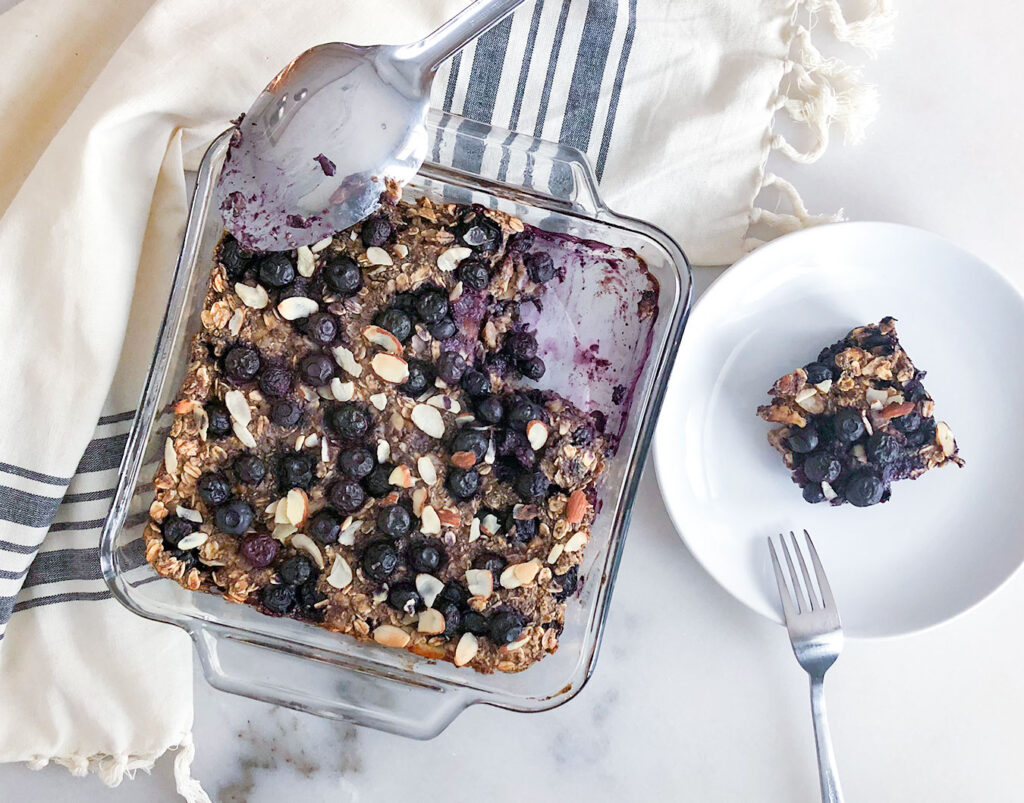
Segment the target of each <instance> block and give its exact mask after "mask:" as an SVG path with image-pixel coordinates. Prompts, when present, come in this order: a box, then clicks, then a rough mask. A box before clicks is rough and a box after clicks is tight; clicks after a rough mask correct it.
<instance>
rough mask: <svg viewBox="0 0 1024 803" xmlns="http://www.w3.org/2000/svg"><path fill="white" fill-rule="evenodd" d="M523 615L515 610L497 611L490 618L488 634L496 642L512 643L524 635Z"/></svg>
mask: <svg viewBox="0 0 1024 803" xmlns="http://www.w3.org/2000/svg"><path fill="white" fill-rule="evenodd" d="M523 625H524V623H523V617H522V616H520V615H519V614H518V613H517V612H515V611H497V612H496V613H493V614H491V618H490V619H489V620H488V635H489V636H490V639H491V641H493V642H494V643H495V644H511V643H512V642H513V641H516V640H517V639H518V638H519V637H520V636H521V635H523Z"/></svg>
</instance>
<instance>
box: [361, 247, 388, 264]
mask: <svg viewBox="0 0 1024 803" xmlns="http://www.w3.org/2000/svg"><path fill="white" fill-rule="evenodd" d="M366 259H367V261H368V262H369V263H370V264H371V265H394V264H395V262H394V260H393V259H392V258H391V254H389V253H388V252H387V251H385V250H384V249H383V248H380V247H378V246H376V245H371V246H370V247H369V248H367V249H366Z"/></svg>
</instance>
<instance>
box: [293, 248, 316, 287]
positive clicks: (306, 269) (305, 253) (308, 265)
mask: <svg viewBox="0 0 1024 803" xmlns="http://www.w3.org/2000/svg"><path fill="white" fill-rule="evenodd" d="M295 270H297V271H298V272H299V276H305V277H306V278H307V279H308V278H309V277H310V276H312V275H313V271H314V270H316V258H315V257H314V256H313V249H312V248H310V247H309V246H308V245H300V246H299V247H298V248H297V249H296V250H295Z"/></svg>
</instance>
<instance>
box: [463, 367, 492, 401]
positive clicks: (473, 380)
mask: <svg viewBox="0 0 1024 803" xmlns="http://www.w3.org/2000/svg"><path fill="white" fill-rule="evenodd" d="M461 382H462V389H463V390H464V391H466V393H468V394H469V395H470V396H472V397H473V398H474V399H482V398H484V397H485V396H488V395H490V393H491V378H490V377H489V376H487V374H485V373H484V372H483V371H477V370H474V369H470V370H468V371H466V373H464V374H463V375H462V380H461Z"/></svg>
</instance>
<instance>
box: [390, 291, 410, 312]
mask: <svg viewBox="0 0 1024 803" xmlns="http://www.w3.org/2000/svg"><path fill="white" fill-rule="evenodd" d="M391 304H392V306H394V307H396V308H398V309H400V310H402V312H407V313H409V314H410V315H415V314H416V294H415V293H408V292H402V293H395V295H394V297H393V298H392V299H391Z"/></svg>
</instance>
